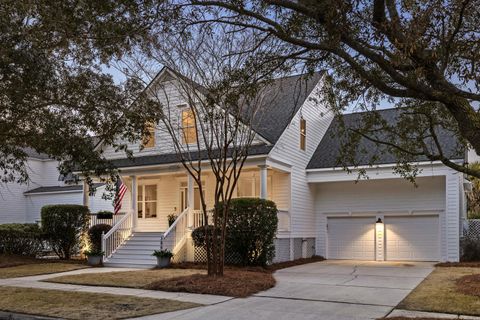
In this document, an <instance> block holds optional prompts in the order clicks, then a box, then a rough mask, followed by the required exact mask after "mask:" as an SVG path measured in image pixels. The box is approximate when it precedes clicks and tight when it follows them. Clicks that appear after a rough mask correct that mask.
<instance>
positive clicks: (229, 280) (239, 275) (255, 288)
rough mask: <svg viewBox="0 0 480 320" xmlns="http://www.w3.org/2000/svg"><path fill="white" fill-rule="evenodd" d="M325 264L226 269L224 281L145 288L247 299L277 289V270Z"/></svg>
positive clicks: (202, 279) (186, 265)
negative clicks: (275, 274) (261, 292)
mask: <svg viewBox="0 0 480 320" xmlns="http://www.w3.org/2000/svg"><path fill="white" fill-rule="evenodd" d="M323 260H325V259H324V258H323V257H320V256H313V257H311V258H305V259H297V260H293V261H286V262H280V263H274V264H271V265H268V266H266V267H265V268H263V267H240V266H225V273H224V276H223V277H218V278H213V277H209V276H207V275H201V274H197V275H191V276H185V277H178V278H172V279H167V280H162V281H157V282H153V283H151V284H149V285H147V286H146V287H145V288H146V289H150V290H162V291H173V292H190V293H201V294H215V295H222V296H230V297H237V298H243V297H248V296H250V295H252V294H254V293H257V292H260V291H264V290H267V289H270V288H272V287H274V286H275V283H276V282H275V278H274V277H273V273H274V272H275V271H277V270H280V269H284V268H289V267H294V266H298V265H302V264H306V263H312V262H319V261H323ZM170 268H178V269H204V270H205V269H206V268H207V266H206V264H205V263H192V262H183V263H175V264H172V265H171V266H170Z"/></svg>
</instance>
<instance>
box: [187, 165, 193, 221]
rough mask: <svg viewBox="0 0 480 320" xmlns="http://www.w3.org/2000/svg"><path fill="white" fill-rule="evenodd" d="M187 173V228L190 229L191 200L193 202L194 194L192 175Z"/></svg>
mask: <svg viewBox="0 0 480 320" xmlns="http://www.w3.org/2000/svg"><path fill="white" fill-rule="evenodd" d="M187 175H188V181H187V203H188V209H189V211H188V221H187V222H188V228H190V229H192V228H193V202H194V199H193V197H194V195H193V190H194V189H193V184H194V181H193V177H192V176H191V175H190V173H187Z"/></svg>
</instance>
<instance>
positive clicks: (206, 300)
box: [0, 268, 232, 305]
mask: <svg viewBox="0 0 480 320" xmlns="http://www.w3.org/2000/svg"><path fill="white" fill-rule="evenodd" d="M135 270H140V269H127V268H88V269H80V270H74V271H68V272H61V273H54V274H45V275H39V276H30V277H21V278H10V279H0V286H10V287H23V288H38V289H51V290H62V291H78V292H93V293H109V294H118V295H125V296H137V297H147V298H156V299H171V300H178V301H184V302H194V303H199V304H203V305H210V304H216V303H220V302H224V301H227V300H231V299H232V298H231V297H224V296H215V295H208V294H193V293H183V292H165V291H153V290H143V289H129V288H115V287H97V286H84V285H73V284H62V283H52V282H42V280H46V279H50V278H55V277H59V276H66V275H74V274H86V273H103V272H114V271H135ZM142 270H143V269H142Z"/></svg>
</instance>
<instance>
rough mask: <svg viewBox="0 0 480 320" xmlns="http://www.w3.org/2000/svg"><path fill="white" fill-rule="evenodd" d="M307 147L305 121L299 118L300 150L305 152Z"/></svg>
mask: <svg viewBox="0 0 480 320" xmlns="http://www.w3.org/2000/svg"><path fill="white" fill-rule="evenodd" d="M306 146H307V121H306V120H305V119H303V117H301V118H300V149H302V150H305V148H306Z"/></svg>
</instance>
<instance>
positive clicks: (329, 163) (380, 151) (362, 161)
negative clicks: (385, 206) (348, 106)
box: [307, 109, 464, 169]
mask: <svg viewBox="0 0 480 320" xmlns="http://www.w3.org/2000/svg"><path fill="white" fill-rule="evenodd" d="M377 112H378V113H379V115H381V116H382V118H383V119H385V120H386V121H387V122H388V123H389V124H390V125H394V124H395V123H396V121H397V120H396V119H397V116H398V114H399V112H401V110H399V109H385V110H378V111H377ZM362 116H363V112H358V113H351V114H345V115H343V122H344V124H345V127H346V128H349V127H350V128H354V127H356V126H358V124H361V123H362ZM341 121H342V120H341V119H340V118H339V117H338V116H337V117H335V118H334V119H333V121H332V123H331V124H330V127H329V128H328V130H327V132H326V133H325V135H324V136H323V139H322V141H321V142H320V144H319V145H318V147H317V150H315V153H314V154H313V156H312V158H311V159H310V162H309V164H308V166H307V169H317V168H334V167H339V166H341V164H340V163H339V161H338V160H339V156H340V149H341V145H342V138H344V137H342V136H341V134H340V133H339V130H340V125H341ZM437 135H438V138H439V140H440V142H441V144H442V150H443V152H444V154H445V155H447V157H448V158H449V159H463V158H464V152H463V151H462V150H463V149H462V147H461V145H460V144H459V141H458V140H457V139H456V138H455V137H454V136H453V135H452V134H451V133H450V132H448V131H447V130H442V129H438V130H437ZM373 155H376V156H378V158H377V159H375V161H374V163H372V164H388V163H396V157H395V155H394V154H392V153H390V152H388V151H387V149H386V148H385V146H383V145H377V144H376V143H374V142H372V141H370V140H368V139H366V138H362V139H361V140H360V145H359V147H358V148H357V154H355V157H354V163H348V164H347V165H349V166H358V165H369V164H370V162H371V159H372V156H373ZM412 161H428V159H427V158H426V157H425V156H419V157H415V158H414V159H413V160H412Z"/></svg>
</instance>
